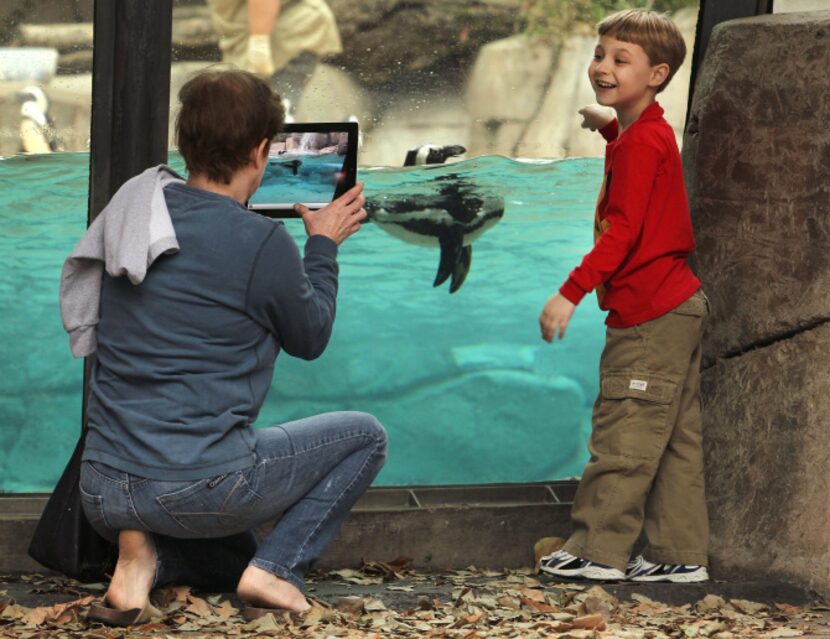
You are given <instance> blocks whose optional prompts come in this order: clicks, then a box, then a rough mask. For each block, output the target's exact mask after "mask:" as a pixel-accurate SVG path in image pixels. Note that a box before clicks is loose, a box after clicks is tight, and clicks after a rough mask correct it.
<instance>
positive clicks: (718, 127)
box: [684, 11, 830, 357]
mask: <svg viewBox="0 0 830 639" xmlns="http://www.w3.org/2000/svg"><path fill="white" fill-rule="evenodd" d="M828 57H830V11H822V12H814V13H810V14H806V13H804V14H779V15H773V16H764V17H759V18H751V19H745V20H735V21H731V22H728V23H724V24H722V25H720V26H719V27H718V28H716V29H715V31H714V32H713V34H712V39H711V41H710V43H709V48H708V50H707V53H706V60H705V62H704V65H703V69H702V73H701V75H700V77H699V79H698V84H697V87H696V89H695V100H694V104H693V107H692V113H691V117H690V120H689V126H688V130H687V133H686V137H685V141H684V166H685V167H686V171H687V173H686V185H687V187H688V189H689V197H690V198H691V200H692V202H693V215H694V221H695V227H696V229H695V230H696V234H697V240H698V252H697V257H696V262H697V263H696V266H697V269H698V270H699V271H700V272H701V273H702V274H703V275H704V278H705V284H706V287H707V294H708V295H709V297H710V299H711V300H712V306H713V312H712V322H711V330H710V331H709V334H708V340H707V350H708V355H709V356H710V357H713V356H714V357H717V356H720V355H722V354H724V353H737V352H741V351H743V350H746V349H748V348H751V347H753V346H755V345H759V344H764V343H767V342H769V341H770V340H774V339H778V338H780V337H784V336H786V335H789V334H791V333H792V332H794V331H798V330H799V329H802V328H804V327H806V326H813V325H816V324H818V323H820V322H822V321H825V320H826V319H827V318H828V317H830V310H828V308H829V307H828V302H827V294H828V292H830V251H829V250H828V249H830V215H828V211H830V180H828V178H829V177H830V128H828V126H827V123H828V121H830V100H828V95H830V67H828V66H827V64H826V61H827V59H828ZM738 60H739V61H740V63H736V61H738Z"/></svg>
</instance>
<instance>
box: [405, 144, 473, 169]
mask: <svg viewBox="0 0 830 639" xmlns="http://www.w3.org/2000/svg"><path fill="white" fill-rule="evenodd" d="M466 152H467V149H465V148H464V147H463V146H461V145H460V144H450V145H447V146H437V145H435V144H421V145H420V146H416V147H415V148H414V149H409V151H407V153H406V158H404V161H403V165H404V166H421V165H423V164H443V163H444V162H446V161H447V158H451V157H455V156H458V155H461V154H463V153H466Z"/></svg>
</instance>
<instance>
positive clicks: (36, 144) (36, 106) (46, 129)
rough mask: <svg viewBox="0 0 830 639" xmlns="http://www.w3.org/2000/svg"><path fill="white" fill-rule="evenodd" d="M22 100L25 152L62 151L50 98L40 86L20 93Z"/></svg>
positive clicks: (21, 137)
mask: <svg viewBox="0 0 830 639" xmlns="http://www.w3.org/2000/svg"><path fill="white" fill-rule="evenodd" d="M18 99H19V100H20V103H21V104H20V150H21V152H23V153H53V152H54V151H62V150H63V149H62V147H61V143H60V140H59V139H58V134H57V129H56V128H55V123H54V122H53V121H52V118H51V117H49V98H48V97H47V96H46V93H45V92H44V91H43V89H41V88H40V87H38V86H28V87H26V88H25V89H23V91H21V92H20V93H18Z"/></svg>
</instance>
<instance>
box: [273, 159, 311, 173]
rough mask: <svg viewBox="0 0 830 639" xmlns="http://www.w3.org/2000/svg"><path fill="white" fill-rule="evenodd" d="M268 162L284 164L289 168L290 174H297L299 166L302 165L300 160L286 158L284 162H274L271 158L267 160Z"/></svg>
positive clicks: (278, 164)
mask: <svg viewBox="0 0 830 639" xmlns="http://www.w3.org/2000/svg"><path fill="white" fill-rule="evenodd" d="M269 164H276V165H277V166H285V167H288V168H289V169H291V174H292V175H297V173H299V171H300V167H301V166H302V165H303V162H302V160H286V161H285V162H281V161H279V162H274V161H273V160H272V161H271V162H269Z"/></svg>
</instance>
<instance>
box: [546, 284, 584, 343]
mask: <svg viewBox="0 0 830 639" xmlns="http://www.w3.org/2000/svg"><path fill="white" fill-rule="evenodd" d="M574 309H576V304H574V303H573V302H569V301H568V300H567V299H566V298H565V297H564V296H563V295H562V294H561V293H556V294H555V295H551V296H550V297H549V298H548V301H547V302H545V306H544V307H543V308H542V314H541V315H540V316H539V328H541V329H542V339H543V340H545V341H546V342H548V343H551V342H553V338H554V337H555V336H556V333H557V332H558V333H559V339H562V338H563V337H565V329H566V328H567V327H568V322H570V321H571V316H572V315H573V314H574Z"/></svg>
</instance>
